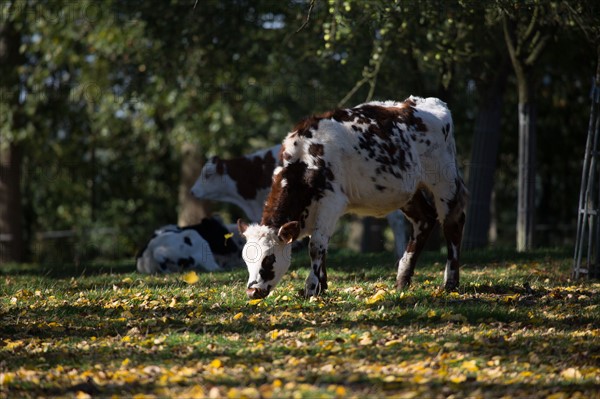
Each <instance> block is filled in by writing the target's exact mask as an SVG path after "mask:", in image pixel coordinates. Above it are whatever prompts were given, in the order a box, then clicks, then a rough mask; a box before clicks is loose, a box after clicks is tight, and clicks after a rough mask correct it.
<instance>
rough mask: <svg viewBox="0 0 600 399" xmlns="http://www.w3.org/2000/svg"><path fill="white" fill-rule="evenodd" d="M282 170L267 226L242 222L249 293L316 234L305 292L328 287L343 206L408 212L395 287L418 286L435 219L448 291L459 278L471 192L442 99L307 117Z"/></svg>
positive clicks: (261, 290) (290, 141) (264, 285)
mask: <svg viewBox="0 0 600 399" xmlns="http://www.w3.org/2000/svg"><path fill="white" fill-rule="evenodd" d="M280 156H281V159H282V162H283V166H282V167H281V168H279V169H278V170H277V171H276V172H275V174H274V176H273V184H272V187H271V192H270V194H269V197H268V199H267V203H266V205H265V209H264V212H263V215H262V219H261V222H260V224H252V225H247V224H246V223H244V222H242V221H241V220H240V221H238V227H239V229H240V232H241V233H242V234H243V235H244V236H245V237H246V240H247V242H246V244H245V245H244V249H243V252H242V256H243V258H244V261H245V262H246V265H247V267H248V272H249V275H250V276H249V280H248V286H247V290H246V293H247V295H248V296H249V297H250V298H263V297H266V296H267V295H268V294H269V292H271V290H272V289H273V288H274V287H275V285H276V284H277V283H278V282H279V281H280V280H281V278H282V277H283V275H284V274H285V272H286V271H287V270H288V268H289V266H290V262H291V245H290V244H291V243H292V242H293V241H294V240H296V239H298V238H299V237H303V236H306V235H309V236H310V245H309V253H310V258H311V268H310V273H309V276H308V278H307V279H306V283H305V290H304V293H305V296H307V297H308V296H313V295H318V294H319V293H320V292H321V291H323V290H325V289H326V288H327V273H326V269H325V256H326V253H327V245H328V242H329V238H330V237H331V234H332V233H333V231H334V228H335V224H336V222H337V220H338V219H339V217H340V216H341V215H343V214H344V213H346V212H353V213H357V214H362V215H373V216H380V217H381V216H385V215H387V214H389V213H390V212H392V211H394V210H397V209H401V210H402V211H403V212H404V214H405V215H406V217H407V218H408V220H409V221H410V222H411V223H412V225H413V233H412V236H411V238H410V241H409V243H408V245H407V248H406V251H405V252H404V255H403V256H402V258H401V259H400V260H399V261H398V274H397V280H396V285H397V287H398V288H404V287H407V286H408V285H409V284H410V282H411V277H412V275H413V272H414V269H415V265H416V262H417V258H418V257H419V254H420V253H421V251H422V250H423V246H424V244H425V241H426V239H427V237H428V236H429V233H430V232H431V230H432V229H433V227H434V225H435V222H436V219H437V221H439V222H440V223H441V225H442V228H443V233H444V236H445V237H446V240H447V246H448V260H447V263H446V269H445V273H444V287H445V288H446V289H447V290H453V289H455V288H456V287H457V286H458V284H459V253H460V245H461V240H462V231H463V226H464V222H465V214H464V208H465V204H466V200H467V196H468V194H467V190H466V188H465V185H464V183H463V180H462V178H461V177H460V174H459V171H458V168H457V165H456V148H455V143H454V135H453V123H452V117H451V114H450V110H449V109H448V108H447V107H446V104H445V103H444V102H442V101H441V100H439V99H437V98H419V97H412V96H411V97H409V98H408V99H406V100H405V101H404V102H393V101H387V102H370V103H366V104H362V105H359V106H357V107H355V108H351V109H336V110H334V111H330V112H327V113H325V114H322V115H319V116H313V117H310V118H308V119H305V120H304V121H302V122H300V123H299V124H298V125H297V126H296V127H295V128H294V130H293V131H292V132H291V133H290V134H288V136H287V137H286V138H285V140H284V141H283V148H282V151H281V153H280Z"/></svg>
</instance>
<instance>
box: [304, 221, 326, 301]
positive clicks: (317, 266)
mask: <svg viewBox="0 0 600 399" xmlns="http://www.w3.org/2000/svg"><path fill="white" fill-rule="evenodd" d="M328 243H329V236H325V235H323V234H320V233H315V234H313V235H312V236H311V237H310V244H309V247H308V248H309V254H310V265H311V267H310V273H309V274H308V277H307V278H306V283H305V286H304V296H305V297H306V298H308V297H311V296H317V295H319V294H320V293H321V292H323V291H325V290H326V289H327V270H326V268H325V258H326V257H327V245H328Z"/></svg>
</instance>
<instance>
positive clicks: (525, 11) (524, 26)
mask: <svg viewBox="0 0 600 399" xmlns="http://www.w3.org/2000/svg"><path fill="white" fill-rule="evenodd" d="M502 26H503V30H504V39H505V43H506V46H507V49H508V53H509V56H510V60H511V63H512V66H513V69H514V72H515V75H516V78H517V92H518V98H519V106H518V115H519V178H518V180H519V188H518V204H517V208H518V210H517V251H520V252H522V251H527V250H529V249H531V248H532V246H533V235H534V229H535V219H534V216H535V179H536V174H535V171H536V168H535V162H536V161H535V158H536V130H535V129H536V107H535V101H536V100H535V84H536V82H535V77H536V74H535V71H534V66H535V64H536V62H537V61H538V59H539V57H540V55H541V54H542V52H543V50H544V48H545V47H546V46H547V44H548V42H549V41H550V39H551V38H552V36H553V34H554V31H555V27H556V21H555V11H554V10H553V6H552V5H549V4H535V5H533V6H531V8H529V7H522V6H521V5H519V4H517V3H515V4H514V5H513V7H510V8H506V9H505V12H504V13H503V15H502Z"/></svg>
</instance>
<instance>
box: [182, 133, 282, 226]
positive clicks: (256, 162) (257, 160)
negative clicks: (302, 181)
mask: <svg viewBox="0 0 600 399" xmlns="http://www.w3.org/2000/svg"><path fill="white" fill-rule="evenodd" d="M280 150H281V145H276V146H274V147H271V148H268V149H266V150H260V151H257V152H254V153H252V154H248V155H245V156H242V157H238V158H232V159H221V158H219V157H213V158H212V159H210V160H209V161H208V162H207V163H206V164H205V165H204V167H203V168H202V171H201V172H200V176H199V177H198V179H197V180H196V182H195V183H194V186H193V187H192V190H191V192H192V195H193V196H194V197H196V198H198V199H201V200H213V201H223V202H229V203H232V204H234V205H237V206H239V207H240V208H241V209H242V211H244V213H245V214H246V216H247V217H248V218H249V219H250V220H251V221H252V222H258V221H260V218H261V215H262V211H263V206H264V203H265V200H266V199H267V195H268V194H269V191H270V190H271V183H272V177H273V170H275V167H276V166H277V164H278V161H277V160H278V159H279V151H280Z"/></svg>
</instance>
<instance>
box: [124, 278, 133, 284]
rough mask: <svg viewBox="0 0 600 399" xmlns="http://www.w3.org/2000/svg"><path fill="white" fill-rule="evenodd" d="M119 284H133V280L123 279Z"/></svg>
mask: <svg viewBox="0 0 600 399" xmlns="http://www.w3.org/2000/svg"><path fill="white" fill-rule="evenodd" d="M121 282H122V283H124V284H131V283H133V280H132V279H131V277H125V278H124V279H123V280H121Z"/></svg>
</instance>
